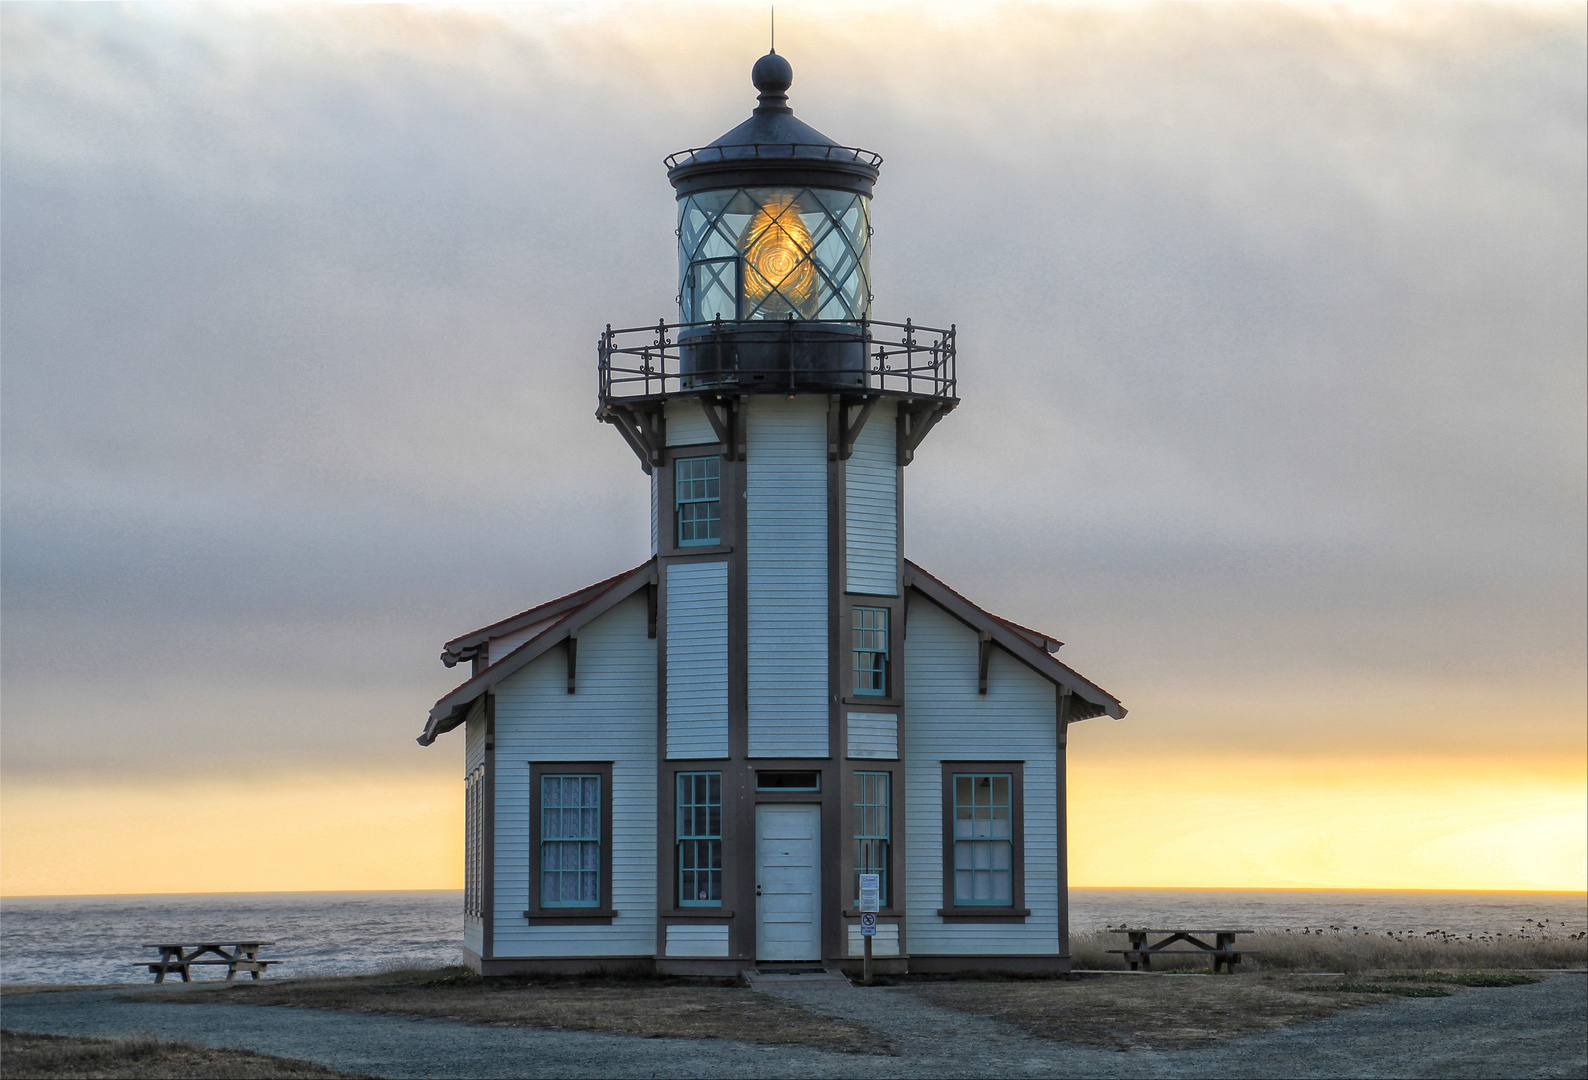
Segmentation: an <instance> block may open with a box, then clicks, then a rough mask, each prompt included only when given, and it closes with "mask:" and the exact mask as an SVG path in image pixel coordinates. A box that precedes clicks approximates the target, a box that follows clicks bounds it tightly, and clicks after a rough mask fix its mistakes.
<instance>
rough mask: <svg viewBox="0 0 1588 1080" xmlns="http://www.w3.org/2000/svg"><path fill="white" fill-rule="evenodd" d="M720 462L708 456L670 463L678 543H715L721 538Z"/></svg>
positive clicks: (687, 545)
mask: <svg viewBox="0 0 1588 1080" xmlns="http://www.w3.org/2000/svg"><path fill="white" fill-rule="evenodd" d="M721 469H722V462H721V459H720V458H718V457H717V456H716V455H712V456H711V457H698V458H679V459H678V460H677V461H674V462H673V489H674V492H675V494H676V498H675V507H676V510H677V517H678V546H679V547H693V546H698V545H701V544H715V543H718V542H720V541H721V539H722V472H721Z"/></svg>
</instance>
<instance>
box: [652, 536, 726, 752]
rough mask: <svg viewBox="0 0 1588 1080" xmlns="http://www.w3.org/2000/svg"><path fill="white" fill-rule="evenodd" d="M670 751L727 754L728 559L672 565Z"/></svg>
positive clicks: (669, 575)
mask: <svg viewBox="0 0 1588 1080" xmlns="http://www.w3.org/2000/svg"><path fill="white" fill-rule="evenodd" d="M667 756H668V757H669V758H722V757H727V756H728V564H727V563H726V562H698V563H674V564H672V565H671V566H669V567H668V568H667Z"/></svg>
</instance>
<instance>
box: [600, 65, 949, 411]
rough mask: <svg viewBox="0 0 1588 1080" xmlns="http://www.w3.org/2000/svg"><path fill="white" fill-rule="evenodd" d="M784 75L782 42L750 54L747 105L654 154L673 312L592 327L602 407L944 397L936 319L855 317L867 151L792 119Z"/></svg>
mask: <svg viewBox="0 0 1588 1080" xmlns="http://www.w3.org/2000/svg"><path fill="white" fill-rule="evenodd" d="M793 78H794V74H793V69H792V67H791V66H790V65H789V62H788V61H787V60H785V59H784V58H783V57H781V56H779V55H778V54H776V53H768V54H767V55H766V56H763V57H761V59H759V60H758V61H756V63H755V66H754V68H753V69H752V71H751V81H752V82H753V83H754V85H755V88H756V91H757V92H758V94H759V102H758V104H757V106H756V108H755V110H754V111H753V112H752V113H751V115H750V117H749V119H747V120H746V121H745V122H744V123H742V124H740V125H738V126H737V127H735V128H734V129H733V130H732V131H729V132H728V133H727V134H725V135H723V136H721V137H720V138H718V139H717V140H715V141H714V142H712V143H710V144H709V145H706V146H701V147H695V148H692V149H689V150H682V151H680V152H678V153H676V154H673V155H671V156H669V157H668V158H667V160H666V165H667V178H668V180H669V182H670V183H671V184H672V186H673V189H674V191H675V193H676V195H677V199H678V218H677V229H676V233H677V237H678V294H677V298H676V302H677V304H678V319H677V322H676V323H671V324H670V323H668V322H667V321H666V320H662V321H660V322H657V323H652V324H650V325H648V326H643V327H632V328H628V329H616V330H614V329H613V328H611V327H610V326H609V327H608V328H607V331H606V333H605V334H603V335H602V339H601V345H600V353H601V397H602V405H603V408H604V409H605V408H607V407H609V406H611V405H613V404H614V403H616V402H622V401H627V400H631V399H636V398H638V399H650V400H655V399H656V398H658V397H663V396H670V395H673V394H705V395H712V394H735V395H738V394H744V393H757V392H763V393H774V392H775V393H790V392H792V393H832V392H838V393H843V394H857V393H858V394H866V393H869V392H879V391H880V392H883V393H901V394H905V395H908V396H910V397H912V398H915V397H924V398H931V399H934V400H936V401H938V402H941V403H944V404H949V405H950V407H951V403H953V402H955V401H957V398H956V397H955V393H954V333H953V329H952V328H949V329H947V330H939V329H934V328H930V327H922V326H918V325H916V324H914V323H913V322H910V321H906V322H904V323H888V322H879V321H877V320H874V319H873V318H872V317H871V303H872V292H871V239H872V230H871V195H872V188H873V186H874V185H875V184H876V181H877V175H878V170H879V167H880V165H881V164H882V157H881V155H879V154H875V153H873V152H871V151H869V150H863V149H861V148H859V147H854V146H844V145H841V144H840V143H838V142H835V141H834V140H832V139H830V138H828V137H827V136H826V135H823V134H822V133H821V132H820V131H817V130H816V129H815V128H813V127H811V126H810V125H809V124H807V123H805V122H804V121H802V120H800V119H799V118H797V117H796V116H795V115H794V110H793V109H791V108H790V107H789V104H788V89H789V87H790V85H791V84H792V82H793ZM608 418H610V414H607V413H604V414H603V419H608ZM636 426H637V427H638V426H643V425H636Z"/></svg>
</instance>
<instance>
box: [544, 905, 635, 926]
mask: <svg viewBox="0 0 1588 1080" xmlns="http://www.w3.org/2000/svg"><path fill="white" fill-rule="evenodd" d="M617 914H618V913H617V912H616V911H613V910H611V909H610V908H541V909H540V910H538V911H526V912H524V918H526V919H528V920H529V921H530V922H532V923H558V924H560V925H562V926H581V925H583V926H610V925H611V923H612V920H613V919H615V918H617Z"/></svg>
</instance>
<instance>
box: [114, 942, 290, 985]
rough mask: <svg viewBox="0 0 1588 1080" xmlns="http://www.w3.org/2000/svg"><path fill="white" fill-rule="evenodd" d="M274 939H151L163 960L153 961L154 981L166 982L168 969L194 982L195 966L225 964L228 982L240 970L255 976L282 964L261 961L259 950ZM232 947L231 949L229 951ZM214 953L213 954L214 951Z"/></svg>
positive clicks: (148, 945) (151, 945)
mask: <svg viewBox="0 0 1588 1080" xmlns="http://www.w3.org/2000/svg"><path fill="white" fill-rule="evenodd" d="M274 944H275V942H274V941H231V940H227V941H199V942H180V943H178V942H171V943H165V942H148V943H145V945H144V948H146V949H159V950H160V959H159V960H154V961H150V962H149V970H150V971H152V972H153V973H154V981H155V982H157V983H163V982H165V976H166V973H167V972H171V971H180V972H181V973H182V981H183V982H192V981H193V974H192V971H191V969H192V968H193V966H194V965H196V964H197V965H209V964H215V965H219V964H225V965H226V981H227V982H231V981H232V979H234V978H236V977H237V973H238V972H239V971H247V972H249V973H251V974H252V975H253V977H254V978H255V979H257V978H259V973H260V972H261V971H264V970H266V969H267V968H269V967H270V965H271V964H279V963H281V961H280V960H261V959H259V950H260V949H262V948H264V947H265V946H266V945H274ZM228 950H229V951H228ZM211 953H213V954H214V955H213V956H211V955H210V954H211Z"/></svg>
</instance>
